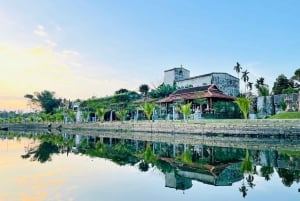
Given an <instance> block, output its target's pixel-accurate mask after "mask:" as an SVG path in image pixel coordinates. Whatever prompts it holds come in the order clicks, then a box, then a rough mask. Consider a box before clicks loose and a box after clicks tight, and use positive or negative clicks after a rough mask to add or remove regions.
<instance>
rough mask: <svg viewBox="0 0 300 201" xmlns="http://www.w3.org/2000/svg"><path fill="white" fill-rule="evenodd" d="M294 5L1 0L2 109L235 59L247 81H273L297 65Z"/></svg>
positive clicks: (133, 86)
mask: <svg viewBox="0 0 300 201" xmlns="http://www.w3.org/2000/svg"><path fill="white" fill-rule="evenodd" d="M299 8H300V2H299V1H291V0H286V1H274V0H273V1H267V0H265V1H237V0H232V1H230V0H228V1H202V0H197V1H196V0H195V1H193V0H189V1H175V0H173V1H168V0H149V1H138V0H128V1H124V0H123V1H121V0H120V1H114V0H110V1H101V0H97V1H96V0H91V1H78V0H72V1H70V0H69V1H67V0H41V1H34V0H26V1H25V0H24V1H21V0H19V1H17V0H11V1H4V0H0V25H1V26H0V70H1V74H2V75H1V77H0V84H1V85H2V87H1V88H0V109H16V108H24V107H26V106H25V105H26V100H25V99H24V98H23V96H24V95H25V94H26V93H33V92H35V91H42V90H44V89H47V90H51V91H55V92H56V95H57V96H58V97H64V98H71V99H75V98H77V97H78V98H81V99H85V98H89V97H91V96H97V97H99V96H106V95H111V94H113V93H114V91H116V90H118V89H120V88H127V89H130V90H138V87H139V85H141V84H143V83H146V84H148V85H149V86H150V87H154V86H157V85H159V84H160V83H161V82H162V81H163V71H164V70H166V69H169V68H173V67H177V66H180V65H181V64H182V65H183V66H184V67H185V68H187V69H189V70H190V71H191V75H192V76H196V75H199V74H204V73H210V72H227V73H230V74H232V75H235V76H236V73H235V71H234V70H233V66H234V65H235V64H236V62H239V63H240V64H241V65H242V67H243V70H245V69H247V70H248V71H249V72H250V81H252V82H255V80H256V79H257V78H258V77H261V76H262V77H264V78H265V80H266V82H267V83H268V84H269V85H270V86H271V87H272V86H273V82H274V81H275V79H276V77H277V76H278V75H279V74H281V73H283V74H285V75H286V76H287V77H288V78H289V77H291V76H292V75H293V73H294V71H295V70H296V69H297V68H299V63H300V61H299V60H300V57H299V55H300V49H299V45H300V44H299V43H300V37H299V35H300V33H299V32H300V29H299V27H300V17H299V14H298V13H299ZM16 81H17V83H16ZM241 89H243V87H242V85H241ZM24 104H25V105H24Z"/></svg>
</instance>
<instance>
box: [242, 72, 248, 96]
mask: <svg viewBox="0 0 300 201" xmlns="http://www.w3.org/2000/svg"><path fill="white" fill-rule="evenodd" d="M248 74H249V72H248V71H247V70H245V71H242V77H241V79H242V80H243V81H244V82H245V93H246V91H247V90H246V88H247V84H246V83H247V82H248V81H249V76H248Z"/></svg>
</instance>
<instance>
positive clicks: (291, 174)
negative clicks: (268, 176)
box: [277, 168, 299, 187]
mask: <svg viewBox="0 0 300 201" xmlns="http://www.w3.org/2000/svg"><path fill="white" fill-rule="evenodd" d="M277 172H278V175H279V177H280V178H281V179H282V183H283V184H284V185H285V186H287V187H290V186H291V185H292V184H293V182H294V180H296V179H297V176H296V175H298V178H299V171H297V172H298V174H296V171H294V170H287V169H283V168H279V169H278V171H277Z"/></svg>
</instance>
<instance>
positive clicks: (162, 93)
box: [149, 83, 177, 98]
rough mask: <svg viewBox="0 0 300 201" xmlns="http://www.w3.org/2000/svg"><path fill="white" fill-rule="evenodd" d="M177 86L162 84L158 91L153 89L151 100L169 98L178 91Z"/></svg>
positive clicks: (150, 94)
mask: <svg viewBox="0 0 300 201" xmlns="http://www.w3.org/2000/svg"><path fill="white" fill-rule="evenodd" d="M176 89H177V87H176V85H172V86H171V85H169V84H164V83H163V84H161V85H159V86H158V87H157V88H156V89H153V90H151V91H150V92H149V96H150V97H151V98H164V97H167V96H169V95H170V94H171V93H173V92H174V91H176Z"/></svg>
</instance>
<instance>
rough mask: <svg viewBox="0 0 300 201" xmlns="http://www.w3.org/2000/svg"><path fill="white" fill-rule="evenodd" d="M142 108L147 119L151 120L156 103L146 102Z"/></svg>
mask: <svg viewBox="0 0 300 201" xmlns="http://www.w3.org/2000/svg"><path fill="white" fill-rule="evenodd" d="M140 108H141V109H142V110H143V111H144V113H145V115H146V117H147V119H148V120H150V119H151V116H152V114H153V110H154V108H155V103H148V102H145V103H144V105H143V106H140Z"/></svg>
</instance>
